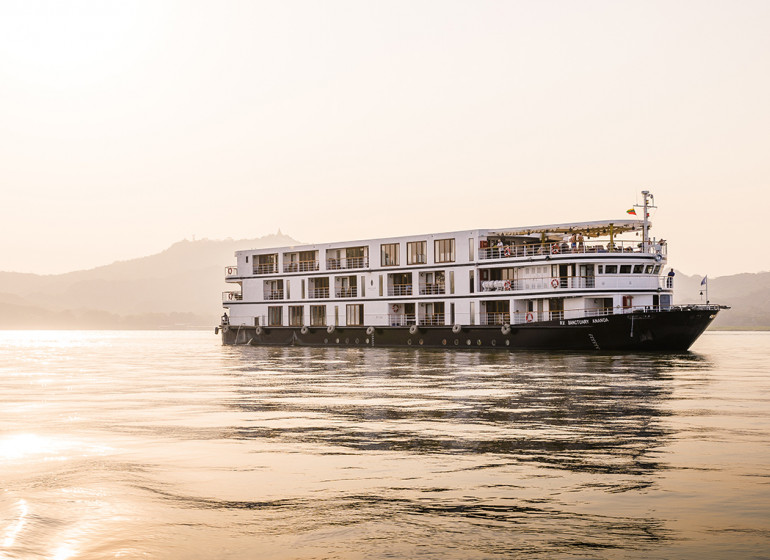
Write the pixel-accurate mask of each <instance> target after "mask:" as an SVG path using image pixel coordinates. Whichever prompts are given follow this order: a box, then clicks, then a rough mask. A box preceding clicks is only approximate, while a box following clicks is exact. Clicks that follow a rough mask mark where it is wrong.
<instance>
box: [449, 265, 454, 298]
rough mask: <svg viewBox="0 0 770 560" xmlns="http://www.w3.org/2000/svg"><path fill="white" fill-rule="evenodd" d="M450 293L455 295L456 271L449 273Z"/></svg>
mask: <svg viewBox="0 0 770 560" xmlns="http://www.w3.org/2000/svg"><path fill="white" fill-rule="evenodd" d="M449 293H450V294H454V293H455V271H454V270H450V271H449Z"/></svg>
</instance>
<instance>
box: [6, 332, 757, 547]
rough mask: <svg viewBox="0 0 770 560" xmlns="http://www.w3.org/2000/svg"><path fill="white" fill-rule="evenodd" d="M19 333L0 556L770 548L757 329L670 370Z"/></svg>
mask: <svg viewBox="0 0 770 560" xmlns="http://www.w3.org/2000/svg"><path fill="white" fill-rule="evenodd" d="M25 336H26V337H27V338H25ZM67 336H69V337H72V338H71V339H70V340H69V343H62V337H67ZM750 336H756V337H759V339H760V340H758V341H755V343H756V344H759V346H754V343H747V339H748V337H750ZM28 337H29V334H27V335H19V334H18V333H12V334H11V333H6V334H3V335H0V342H1V343H2V345H1V346H0V364H3V365H0V370H1V372H2V374H3V375H2V378H1V379H0V386H1V387H2V390H3V395H5V396H6V399H5V400H6V402H5V404H4V407H3V408H2V410H0V421H2V422H1V423H0V425H2V426H3V433H2V435H1V436H0V469H1V470H2V472H3V477H2V488H3V492H2V493H0V558H6V557H7V558H56V559H59V560H63V559H66V558H111V557H116V558H141V557H158V558H364V557H365V558H385V557H396V558H399V557H401V558H406V557H425V558H494V557H500V558H507V557H511V556H514V557H515V556H518V555H521V556H524V555H526V556H527V557H541V558H553V557H581V558H584V557H589V558H617V557H623V558H628V557H638V558H643V557H651V556H652V557H655V556H658V557H667V558H677V557H680V558H688V557H692V556H695V555H704V556H706V557H718V556H720V555H721V554H724V555H728V553H730V552H732V551H735V550H738V551H743V552H744V553H749V554H751V553H754V554H760V553H761V551H762V550H766V549H767V547H768V545H770V534H768V532H767V529H766V526H765V525H763V524H764V523H765V520H766V519H767V518H768V513H770V508H769V506H768V505H767V504H768V503H770V500H769V499H768V498H770V496H768V494H769V492H768V489H767V486H768V485H767V484H766V482H765V483H763V481H766V480H767V477H768V476H769V475H770V472H768V467H767V465H768V461H767V458H768V457H767V454H768V451H767V447H766V445H765V444H763V443H761V442H763V441H765V440H766V439H767V435H768V432H770V426H768V422H767V418H766V412H763V411H766V410H767V400H768V381H767V380H766V379H765V376H764V375H758V371H759V369H758V368H761V367H762V366H761V363H764V362H762V360H760V359H759V358H761V356H759V354H761V353H764V354H763V355H764V356H765V357H767V356H766V354H767V353H768V350H767V347H768V345H767V344H765V342H766V341H768V340H770V339H768V338H767V337H764V338H762V337H763V335H745V336H743V337H740V336H738V337H735V338H734V339H729V338H728V337H726V336H720V335H707V336H706V337H704V339H703V342H702V343H701V346H702V347H703V348H704V351H703V352H700V353H698V352H696V353H685V354H668V355H654V354H649V355H648V354H635V355H612V354H596V353H591V354H586V355H582V354H570V353H556V354H547V353H516V352H514V353H510V352H475V351H469V352H451V353H447V352H442V351H426V350H388V349H368V350H355V349H327V348H266V347H261V348H255V347H220V346H218V345H217V342H218V341H216V340H214V341H212V340H210V338H206V337H205V336H204V335H203V334H201V333H163V335H162V336H161V335H159V334H158V333H69V334H62V333H42V334H41V333H38V336H37V338H36V339H34V340H30V339H29V338H28ZM78 337H79V338H78ZM741 344H742V345H744V346H746V347H751V346H754V347H755V348H759V350H757V349H755V350H754V355H753V356H745V357H744V358H742V359H741V360H739V361H738V363H736V361H735V360H733V361H732V362H730V366H729V368H730V369H727V366H726V365H725V364H726V363H727V361H726V357H727V356H730V355H732V353H733V352H734V351H735V350H736V345H741ZM743 350H746V348H743ZM747 425H751V426H753V427H752V428H751V429H747V428H746V427H745V426H747ZM737 543H738V544H739V545H740V546H738V544H737ZM709 553H711V556H709Z"/></svg>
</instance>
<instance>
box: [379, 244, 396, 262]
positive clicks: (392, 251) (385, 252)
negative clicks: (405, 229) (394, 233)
mask: <svg viewBox="0 0 770 560" xmlns="http://www.w3.org/2000/svg"><path fill="white" fill-rule="evenodd" d="M380 248H381V250H382V266H398V243H383V244H382V245H380Z"/></svg>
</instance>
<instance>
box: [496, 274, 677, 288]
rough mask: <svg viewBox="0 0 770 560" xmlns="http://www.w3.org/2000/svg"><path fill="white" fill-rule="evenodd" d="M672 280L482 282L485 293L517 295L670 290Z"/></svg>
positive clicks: (574, 278) (626, 277)
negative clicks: (544, 291)
mask: <svg viewBox="0 0 770 560" xmlns="http://www.w3.org/2000/svg"><path fill="white" fill-rule="evenodd" d="M672 287H673V282H672V279H671V278H670V277H668V276H652V275H649V274H606V275H599V276H558V277H550V276H548V277H542V278H519V279H518V280H485V281H483V282H481V291H482V292H518V291H530V290H550V291H552V292H556V291H558V290H562V289H572V290H575V289H580V290H585V289H599V290H619V289H623V288H633V289H638V290H656V289H658V288H665V289H670V288H672Z"/></svg>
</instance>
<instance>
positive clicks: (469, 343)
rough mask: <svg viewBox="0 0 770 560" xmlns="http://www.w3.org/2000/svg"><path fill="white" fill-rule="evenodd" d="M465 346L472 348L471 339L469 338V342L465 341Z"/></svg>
mask: <svg viewBox="0 0 770 560" xmlns="http://www.w3.org/2000/svg"><path fill="white" fill-rule="evenodd" d="M465 344H467V345H468V346H470V345H471V339H470V338H469V339H468V340H466V341H465Z"/></svg>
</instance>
